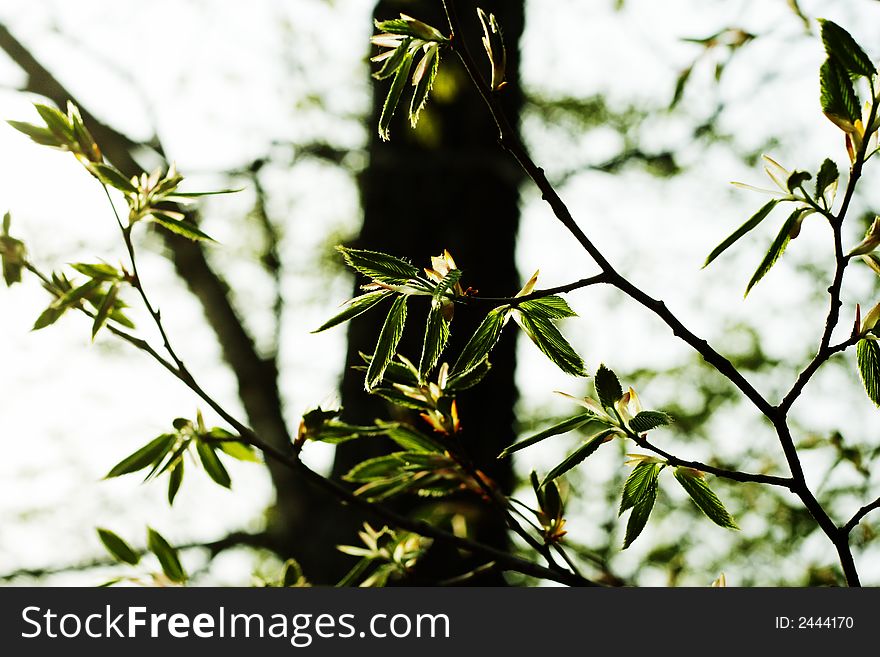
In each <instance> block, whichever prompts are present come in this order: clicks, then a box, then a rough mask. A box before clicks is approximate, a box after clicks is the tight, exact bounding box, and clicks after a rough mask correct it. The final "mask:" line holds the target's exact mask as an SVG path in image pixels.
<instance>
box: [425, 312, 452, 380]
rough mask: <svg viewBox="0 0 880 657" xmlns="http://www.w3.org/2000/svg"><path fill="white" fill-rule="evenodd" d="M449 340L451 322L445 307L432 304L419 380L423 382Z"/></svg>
mask: <svg viewBox="0 0 880 657" xmlns="http://www.w3.org/2000/svg"><path fill="white" fill-rule="evenodd" d="M448 340H449V322H448V321H447V320H446V318H445V317H444V316H443V306H442V304H441V303H440V302H437V301H434V302H432V303H431V310H430V311H429V312H428V322H427V325H426V326H425V340H424V343H423V345H422V357H421V360H419V379H421V381H422V382H424V381H425V378H426V377H427V376H428V374H430V373H431V370H432V369H433V368H434V365H436V364H437V360H438V359H439V358H440V354H441V353H443V349H445V348H446V342H447V341H448Z"/></svg>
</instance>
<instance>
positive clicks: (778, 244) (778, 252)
mask: <svg viewBox="0 0 880 657" xmlns="http://www.w3.org/2000/svg"><path fill="white" fill-rule="evenodd" d="M804 212H805V210H804V208H798V209H797V210H795V211H794V212H792V213H791V215H790V216H789V217H788V219H786V220H785V223H784V224H783V225H782V229H781V230H780V231H779V234H778V235H777V236H776V239H775V240H773V244H771V245H770V249H769V250H768V251H767V255H765V256H764V259H763V260H762V261H761V264H760V265H758V269H757V270H756V271H755V273H754V275H753V276H752V280H750V281H749V285H748V287H746V293H745V296H749V292H751V290H752V288H753V287H755V285H757V284H758V281H760V280H761V279H762V278H764V276H765V275H766V274H767V272H768V271H770V269H772V268H773V265H775V264H776V261H777V260H779V258H780V256H782V254H783V253H785V248H786V247H787V246H788V243H789V242H790V241H791V233H792V230H793V229H794V228H795V227H796V226H797V225H798V220H799V219H800V218H801V215H802V214H803V213H804Z"/></svg>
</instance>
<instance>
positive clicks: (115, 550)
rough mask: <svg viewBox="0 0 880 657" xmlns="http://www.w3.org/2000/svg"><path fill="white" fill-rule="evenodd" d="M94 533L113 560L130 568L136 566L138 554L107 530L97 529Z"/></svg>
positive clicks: (138, 559) (138, 558)
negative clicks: (96, 533) (128, 565)
mask: <svg viewBox="0 0 880 657" xmlns="http://www.w3.org/2000/svg"><path fill="white" fill-rule="evenodd" d="M96 531H97V532H98V538H99V539H101V543H103V544H104V547H105V548H106V549H107V552H109V553H110V554H111V555H112V556H113V558H114V559H116V560H117V561H121V562H123V563H127V564H131V565H132V566H136V565H137V564H138V562H140V560H141V558H140V556H139V555H138V553H137V552H135V551H134V550H133V549H132V547H131V546H130V545H129V544H128V543H126V542H125V541H124V540H123V539H122V538H120V537H119V536H118V535H117V534H115V533H113V532H111V531H110V530H109V529H104V528H103V527H97V528H96Z"/></svg>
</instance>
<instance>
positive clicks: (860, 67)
mask: <svg viewBox="0 0 880 657" xmlns="http://www.w3.org/2000/svg"><path fill="white" fill-rule="evenodd" d="M819 25H821V26H822V28H821V30H822V43H823V44H824V45H825V52H827V53H828V56H829V57H831V58H832V59H834V60H835V61H837V62H838V63H840V65H841V66H843V68H845V69H846V70H847V71H849V72H850V73H852V74H853V75H862V76H865V77H868V76H871V75H874V74H876V73H877V69H876V68H875V67H874V63H873V62H872V61H871V58H870V57H868V55H866V54H865V51H864V50H862V48H861V46H859V44H858V43H856V40H855V39H853V38H852V36H851V35H850V33H849V32H847V31H846V30H844V29H843V28H842V27H840V26H839V25H838V24H837V23H833V22H831V21H829V20H824V19H821V18H820V19H819Z"/></svg>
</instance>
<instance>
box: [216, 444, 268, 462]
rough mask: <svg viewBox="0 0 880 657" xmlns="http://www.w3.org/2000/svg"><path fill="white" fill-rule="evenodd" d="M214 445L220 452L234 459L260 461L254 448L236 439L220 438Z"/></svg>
mask: <svg viewBox="0 0 880 657" xmlns="http://www.w3.org/2000/svg"><path fill="white" fill-rule="evenodd" d="M216 445H217V448H218V449H219V450H220V451H221V452H223V453H224V454H226V455H228V456H231V457H232V458H234V459H236V460H239V461H248V462H250V463H260V457H259V456H257V453H256V451H254V448H253V447H251V446H250V445H248V444H247V443H242V442H238V441H237V440H220V441H217V443H216Z"/></svg>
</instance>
